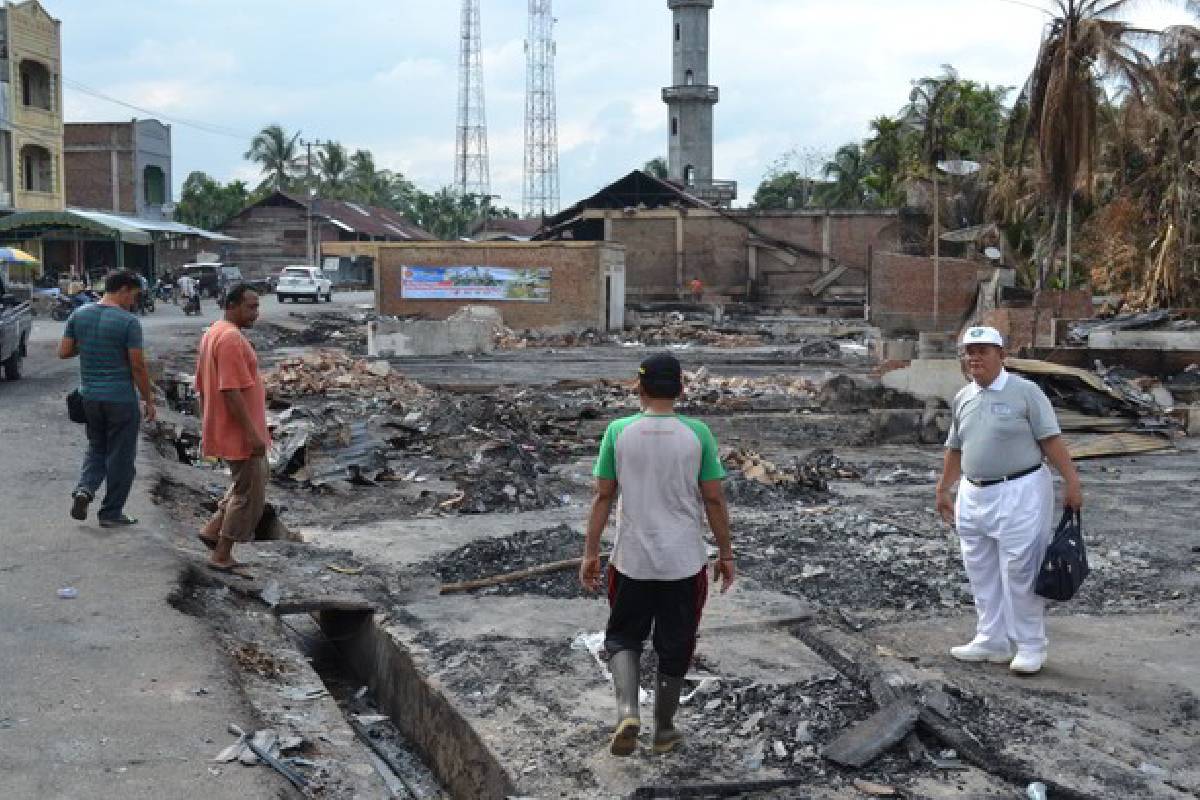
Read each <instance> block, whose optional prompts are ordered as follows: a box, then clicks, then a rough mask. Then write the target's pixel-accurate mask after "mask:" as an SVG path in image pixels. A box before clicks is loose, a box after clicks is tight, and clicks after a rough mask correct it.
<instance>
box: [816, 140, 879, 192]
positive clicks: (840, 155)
mask: <svg viewBox="0 0 1200 800" xmlns="http://www.w3.org/2000/svg"><path fill="white" fill-rule="evenodd" d="M822 173H823V174H824V176H825V180H826V181H828V183H825V184H823V185H822V186H820V187H819V188H818V189H817V201H818V202H819V203H821V204H822V205H825V206H831V207H836V208H862V207H863V206H864V205H867V204H868V202H869V201H871V200H872V199H873V197H872V196H871V192H870V190H869V189H868V188H867V178H868V177H869V176H870V174H871V165H870V162H869V161H868V160H867V157H866V155H865V154H864V153H863V150H862V147H860V146H859V145H858V144H857V143H856V142H851V143H850V144H845V145H842V146H841V147H839V148H838V151H837V153H835V154H834V156H833V160H832V161H830V162H828V163H826V164H825V168H824V169H823V170H822Z"/></svg>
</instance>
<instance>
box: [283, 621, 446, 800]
mask: <svg viewBox="0 0 1200 800" xmlns="http://www.w3.org/2000/svg"><path fill="white" fill-rule="evenodd" d="M321 618H324V619H325V625H328V627H329V628H330V629H332V630H333V631H337V633H333V634H332V635H331V634H327V633H326V632H325V631H324V629H323V628H324V627H325V626H324V625H321V624H319V620H320V619H321ZM281 620H283V624H284V626H285V627H286V628H288V630H289V631H290V633H291V634H292V636H293V637H294V640H295V641H296V643H297V645H298V646H299V647H300V648H302V652H303V653H304V655H305V657H306V658H307V659H308V660H309V661H310V663H311V664H312V667H313V669H314V670H315V671H316V673H317V675H318V676H320V678H321V681H322V682H323V683H324V685H325V688H326V689H328V690H329V693H330V695H331V696H332V697H333V699H334V700H335V701H336V702H337V704H338V706H339V708H341V709H342V711H343V713H344V714H345V718H346V723H347V724H348V725H349V726H350V729H351V730H353V731H354V733H355V735H356V736H357V737H358V739H359V741H360V742H362V743H363V744H364V745H366V746H367V747H368V748H369V749H370V751H371V752H370V755H368V758H369V760H370V761H371V762H372V764H373V765H374V767H375V768H376V771H377V772H378V773H379V775H380V777H381V778H382V779H383V781H384V783H385V784H386V785H387V787H388V791H389V795H390V797H393V798H401V800H432V799H433V798H443V797H446V796H447V794H446V792H445V790H444V789H443V787H442V785H441V784H440V782H439V781H438V779H437V777H436V776H435V775H434V774H433V772H431V771H430V769H429V768H428V767H427V766H426V764H425V762H424V761H423V760H422V758H421V755H420V753H418V752H417V750H416V749H415V748H414V747H413V745H412V739H411V738H410V737H408V736H406V735H405V733H404V732H403V730H402V729H401V727H400V726H399V725H398V724H397V721H398V720H400V719H403V715H402V713H401V710H399V709H397V708H395V707H394V704H391V703H383V702H381V701H380V699H379V695H378V693H377V692H376V691H375V690H374V688H373V686H374V685H375V684H376V683H378V681H371V680H370V678H371V677H372V676H371V675H370V674H369V672H368V671H367V670H362V669H359V667H360V666H361V665H359V664H355V663H352V662H351V661H350V658H349V656H348V651H347V649H346V648H345V646H344V645H345V643H346V640H345V639H344V638H343V637H347V636H348V637H349V638H350V640H356V639H357V638H358V637H359V636H360V635H361V633H362V631H363V630H364V629H365V628H367V627H370V626H372V625H373V614H372V613H371V612H336V611H329V612H322V613H320V614H318V615H315V616H314V617H309V616H307V615H297V616H291V617H288V618H286V619H285V618H282V617H281Z"/></svg>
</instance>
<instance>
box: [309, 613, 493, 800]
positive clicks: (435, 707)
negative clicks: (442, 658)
mask: <svg viewBox="0 0 1200 800" xmlns="http://www.w3.org/2000/svg"><path fill="white" fill-rule="evenodd" d="M317 622H318V624H319V626H320V629H321V631H322V632H323V633H324V634H325V637H326V639H327V641H329V642H331V643H333V646H334V647H336V648H337V651H338V653H339V654H340V655H341V663H342V664H343V665H344V668H345V669H347V670H349V671H350V673H351V674H353V675H354V676H355V677H356V678H357V680H359V681H361V682H362V683H363V684H365V685H366V686H367V687H368V688H369V689H370V691H371V694H372V695H373V696H374V698H375V699H376V702H377V703H378V704H379V707H380V708H381V709H382V711H383V713H386V714H388V715H389V716H390V717H391V719H392V721H393V723H394V724H395V725H396V727H397V729H398V730H399V732H400V734H401V735H402V736H403V737H404V738H405V739H406V740H407V741H408V742H410V743H411V745H412V746H413V747H414V748H415V749H416V750H417V751H419V752H420V753H422V754H423V755H424V757H425V759H426V761H427V763H428V765H429V767H430V768H431V769H432V771H433V773H434V774H436V775H437V777H438V779H439V780H440V781H441V782H442V785H443V786H444V787H445V790H446V792H447V793H448V794H449V795H450V796H452V797H458V798H479V799H480V800H489V799H490V798H496V800H502V799H503V798H505V797H508V796H510V795H512V794H513V793H514V791H515V789H514V782H513V780H512V778H511V776H509V775H508V773H507V772H506V771H505V769H504V768H503V767H502V766H501V765H500V762H499V759H498V758H496V756H495V754H493V753H492V752H491V750H490V749H489V748H488V746H487V745H486V744H484V742H483V740H482V739H481V738H480V737H479V735H478V733H476V731H475V730H474V729H473V728H472V727H471V725H470V723H469V722H467V720H465V719H464V718H463V717H462V715H461V714H459V713H458V712H457V711H456V710H455V709H454V707H453V705H452V704H451V703H450V702H449V701H448V700H447V699H446V697H445V696H444V695H443V694H442V693H441V691H440V690H439V689H438V687H437V686H436V685H434V684H433V683H431V682H430V681H428V680H427V679H426V678H425V676H424V675H422V674H421V672H420V671H419V670H418V669H417V667H416V664H415V663H414V661H413V658H412V657H411V655H410V654H409V653H407V652H406V651H405V650H404V649H403V647H402V646H400V645H399V644H398V643H397V642H396V641H395V639H394V638H393V637H391V636H389V635H388V632H387V631H386V630H385V629H384V628H383V627H382V626H381V625H380V624H379V623H378V621H377V620H376V618H375V616H374V614H371V613H361V612H357V613H356V612H345V611H322V612H320V613H319V614H318V615H317Z"/></svg>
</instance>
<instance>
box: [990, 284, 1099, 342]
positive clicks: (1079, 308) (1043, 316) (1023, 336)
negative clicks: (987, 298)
mask: <svg viewBox="0 0 1200 800" xmlns="http://www.w3.org/2000/svg"><path fill="white" fill-rule="evenodd" d="M1091 316H1092V292H1091V290H1090V289H1072V290H1071V291H1069V292H1064V291H1044V292H1042V293H1041V294H1040V295H1039V297H1038V301H1037V313H1036V314H1035V313H1034V309H1033V308H998V309H995V310H993V311H988V312H986V313H984V315H983V319H982V320H981V321H982V323H983V324H984V325H990V326H992V327H993V328H995V329H996V330H998V331H1000V334H1001V335H1002V336H1003V337H1004V341H1005V343H1006V344H1007V345H1008V349H1009V350H1010V351H1012V352H1016V351H1018V350H1020V349H1022V348H1025V347H1031V346H1034V345H1035V344H1036V345H1037V346H1038V347H1053V346H1054V320H1055V319H1088V318H1090V317H1091ZM1035 319H1036V324H1037V339H1036V342H1035V340H1034V330H1033V328H1034V323H1035Z"/></svg>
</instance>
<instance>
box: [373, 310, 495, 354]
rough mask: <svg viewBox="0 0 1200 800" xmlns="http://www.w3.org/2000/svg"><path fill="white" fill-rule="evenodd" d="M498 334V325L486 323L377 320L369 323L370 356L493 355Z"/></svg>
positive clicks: (472, 320) (473, 320) (478, 321)
mask: <svg viewBox="0 0 1200 800" xmlns="http://www.w3.org/2000/svg"><path fill="white" fill-rule="evenodd" d="M495 331H496V326H495V323H494V322H492V321H489V320H486V319H449V320H414V321H408V322H398V321H389V320H376V321H373V322H369V323H367V352H368V353H369V354H370V355H371V356H373V357H386V356H449V355H454V354H457V353H490V352H492V350H493V349H495Z"/></svg>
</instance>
